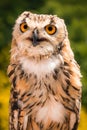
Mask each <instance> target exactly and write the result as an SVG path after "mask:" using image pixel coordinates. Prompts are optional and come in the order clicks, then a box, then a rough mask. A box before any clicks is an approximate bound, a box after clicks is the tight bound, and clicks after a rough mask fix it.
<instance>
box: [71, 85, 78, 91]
mask: <svg viewBox="0 0 87 130" xmlns="http://www.w3.org/2000/svg"><path fill="white" fill-rule="evenodd" d="M71 87H72V88H74V89H75V90H76V91H79V89H78V88H76V87H74V86H71Z"/></svg>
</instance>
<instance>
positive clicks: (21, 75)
mask: <svg viewBox="0 0 87 130" xmlns="http://www.w3.org/2000/svg"><path fill="white" fill-rule="evenodd" d="M23 75H24V71H23V70H22V71H21V73H20V78H22V77H23Z"/></svg>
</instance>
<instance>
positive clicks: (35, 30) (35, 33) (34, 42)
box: [32, 29, 39, 46]
mask: <svg viewBox="0 0 87 130" xmlns="http://www.w3.org/2000/svg"><path fill="white" fill-rule="evenodd" d="M32 38H33V41H32V44H33V46H37V45H38V44H39V42H38V30H37V29H34V31H33V37H32Z"/></svg>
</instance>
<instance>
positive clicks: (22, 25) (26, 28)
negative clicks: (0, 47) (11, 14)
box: [20, 22, 29, 32]
mask: <svg viewBox="0 0 87 130" xmlns="http://www.w3.org/2000/svg"><path fill="white" fill-rule="evenodd" d="M28 29H29V27H28V25H27V23H26V22H24V23H21V24H20V30H21V31H22V32H26V31H27V30H28Z"/></svg>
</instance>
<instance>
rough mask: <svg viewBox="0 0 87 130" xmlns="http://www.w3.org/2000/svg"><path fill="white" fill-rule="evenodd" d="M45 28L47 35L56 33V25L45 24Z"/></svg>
mask: <svg viewBox="0 0 87 130" xmlns="http://www.w3.org/2000/svg"><path fill="white" fill-rule="evenodd" d="M45 30H46V32H47V33H48V34H49V35H53V34H54V33H56V30H57V29H56V27H55V26H54V25H50V24H49V25H47V26H46V27H45Z"/></svg>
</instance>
